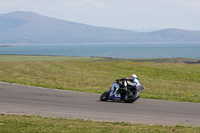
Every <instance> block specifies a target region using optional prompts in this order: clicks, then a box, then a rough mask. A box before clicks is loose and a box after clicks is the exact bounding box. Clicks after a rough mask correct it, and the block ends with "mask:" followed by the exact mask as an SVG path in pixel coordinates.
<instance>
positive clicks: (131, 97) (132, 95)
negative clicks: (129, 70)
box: [124, 91, 140, 103]
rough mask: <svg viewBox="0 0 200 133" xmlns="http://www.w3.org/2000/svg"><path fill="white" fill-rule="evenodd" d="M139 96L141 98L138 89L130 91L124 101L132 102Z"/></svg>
mask: <svg viewBox="0 0 200 133" xmlns="http://www.w3.org/2000/svg"><path fill="white" fill-rule="evenodd" d="M138 98H140V93H139V92H138V91H135V92H130V94H129V95H126V96H125V99H124V102H126V103H132V102H135V101H136V100H137V99H138Z"/></svg>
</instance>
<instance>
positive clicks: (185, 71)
mask: <svg viewBox="0 0 200 133" xmlns="http://www.w3.org/2000/svg"><path fill="white" fill-rule="evenodd" d="M108 59H109V58H90V57H83V58H81V57H59V56H11V55H10V56H6V55H1V56H0V81H4V82H10V83H17V84H25V85H31V86H40V87H48V88H55V89H63V90H72V91H81V92H89V93H103V92H104V91H106V90H107V89H109V86H110V84H111V83H112V82H113V81H114V80H115V79H117V78H122V77H129V76H130V75H131V74H132V73H136V74H137V75H138V77H139V79H140V80H141V84H142V85H143V86H145V87H146V90H144V91H143V92H142V93H141V97H142V98H150V99H162V100H173V101H186V102H200V64H186V63H155V62H135V61H130V60H125V59H124V60H121V61H119V60H118V61H116V60H115V59H113V60H112V59H109V60H108ZM173 60H175V59H173ZM178 60H179V59H178ZM159 61H161V60H160V59H159ZM165 61H166V60H165Z"/></svg>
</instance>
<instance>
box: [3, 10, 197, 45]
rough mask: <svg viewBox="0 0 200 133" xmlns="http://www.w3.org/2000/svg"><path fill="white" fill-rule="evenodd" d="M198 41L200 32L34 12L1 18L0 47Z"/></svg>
mask: <svg viewBox="0 0 200 133" xmlns="http://www.w3.org/2000/svg"><path fill="white" fill-rule="evenodd" d="M145 42H200V31H187V30H179V29H165V30H160V31H155V32H147V33H145V32H136V31H131V30H130V31H129V30H122V29H113V28H104V27H95V26H90V25H86V24H81V23H74V22H70V21H64V20H59V19H55V18H51V17H46V16H41V15H39V14H37V13H33V12H22V11H17V12H12V13H7V14H1V15H0V44H66V43H145Z"/></svg>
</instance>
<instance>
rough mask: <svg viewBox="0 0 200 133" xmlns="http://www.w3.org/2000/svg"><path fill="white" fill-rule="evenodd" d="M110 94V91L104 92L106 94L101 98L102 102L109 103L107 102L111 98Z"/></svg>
mask: <svg viewBox="0 0 200 133" xmlns="http://www.w3.org/2000/svg"><path fill="white" fill-rule="evenodd" d="M109 94H110V92H109V91H106V92H104V93H103V94H102V95H101V96H100V100H101V101H107V100H108V97H109Z"/></svg>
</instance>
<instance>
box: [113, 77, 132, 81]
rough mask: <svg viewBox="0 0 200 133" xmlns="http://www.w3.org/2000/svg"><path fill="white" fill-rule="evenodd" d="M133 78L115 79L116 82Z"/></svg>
mask: <svg viewBox="0 0 200 133" xmlns="http://www.w3.org/2000/svg"><path fill="white" fill-rule="evenodd" d="M131 80H133V78H121V79H116V81H117V82H120V81H131Z"/></svg>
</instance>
